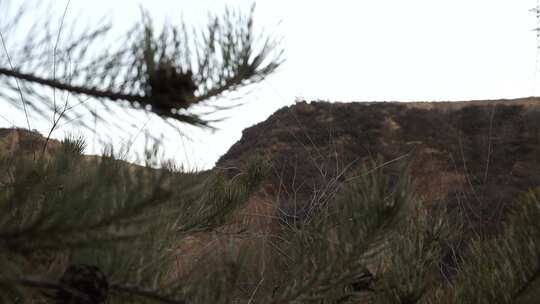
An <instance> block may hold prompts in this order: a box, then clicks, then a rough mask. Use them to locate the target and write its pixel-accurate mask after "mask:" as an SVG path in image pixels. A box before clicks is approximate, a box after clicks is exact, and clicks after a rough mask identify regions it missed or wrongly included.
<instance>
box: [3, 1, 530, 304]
mask: <svg viewBox="0 0 540 304" xmlns="http://www.w3.org/2000/svg"><path fill="white" fill-rule="evenodd" d="M19 17H20V16H15V17H14V18H13V20H12V21H13V22H8V23H7V24H8V25H9V26H7V27H6V28H7V29H11V28H13V27H15V25H16V24H17V20H18V18H19ZM108 30H109V27H107V26H104V27H99V28H97V29H94V30H90V31H87V32H85V33H84V34H83V35H82V36H76V37H73V39H72V41H71V42H70V43H67V44H66V45H67V46H66V47H65V48H60V49H55V54H54V57H56V56H58V57H62V56H68V55H69V56H70V58H71V59H72V60H73V62H75V63H77V65H76V66H74V67H73V68H72V69H68V68H67V66H64V65H63V63H59V65H58V66H57V63H56V60H55V61H54V72H53V75H52V77H51V76H50V75H47V73H46V69H47V68H50V66H49V62H47V61H44V60H43V57H44V56H45V53H43V50H41V49H40V48H37V47H36V46H39V45H41V44H43V43H44V42H47V41H48V40H50V39H51V35H50V32H45V34H44V35H43V36H39V35H37V36H29V38H28V39H27V40H25V45H24V46H23V47H22V48H21V49H20V52H19V53H18V54H20V57H19V58H10V57H9V56H6V59H5V60H4V59H2V60H0V75H3V76H4V77H2V78H1V80H0V83H1V84H2V85H3V87H4V88H5V89H6V90H7V91H11V93H9V92H2V93H1V94H2V96H3V97H5V98H6V99H7V100H10V101H11V102H13V103H19V101H22V103H19V104H20V105H21V106H23V107H25V105H28V106H29V107H30V108H31V109H32V110H35V111H37V112H42V111H44V110H47V109H48V110H50V111H53V112H54V113H55V114H56V113H60V114H58V115H64V114H65V115H67V114H66V111H65V110H66V108H64V111H58V106H57V104H56V100H54V98H53V99H52V100H48V99H47V97H46V96H43V94H41V93H40V92H38V91H36V90H35V88H34V89H30V88H29V87H25V89H26V90H25V92H26V93H28V94H27V97H28V98H23V99H22V100H19V99H17V98H15V97H14V94H13V92H19V93H21V86H20V84H19V82H22V83H26V84H28V83H30V84H39V85H42V86H45V87H49V88H53V89H55V90H64V91H68V92H70V93H72V94H75V95H76V96H78V97H80V96H90V97H94V98H98V99H99V100H101V101H102V102H104V103H105V104H106V103H107V102H111V101H119V100H123V101H126V102H128V103H129V105H130V106H133V107H139V108H143V107H144V108H146V106H148V107H149V109H150V111H152V112H153V113H155V114H157V115H159V116H160V117H163V118H164V119H169V118H173V119H176V120H180V121H183V122H186V123H188V124H193V125H196V126H208V121H205V120H204V119H202V118H201V117H199V116H197V115H196V114H193V113H189V111H188V110H190V109H191V107H192V106H193V105H196V104H198V103H200V102H204V101H207V100H209V99H210V98H212V97H217V96H221V95H222V94H224V93H226V92H230V91H234V90H237V89H239V88H240V87H242V86H245V85H247V84H250V83H253V82H257V81H260V80H261V79H263V78H264V77H265V76H267V75H269V74H271V73H273V72H274V71H275V70H276V68H277V67H279V65H280V64H281V62H282V61H281V52H279V51H277V52H275V47H276V42H275V40H273V39H271V38H267V39H266V38H265V39H263V40H262V45H261V46H260V48H259V49H257V48H256V47H255V42H256V39H255V35H254V33H253V20H252V17H251V15H250V16H248V17H245V16H243V15H238V14H235V13H233V12H231V11H228V12H227V13H226V14H225V15H224V17H222V18H215V19H212V22H211V23H210V25H209V26H208V28H207V29H206V31H205V32H203V33H202V34H201V35H200V36H198V39H195V40H190V39H189V38H188V35H187V31H186V30H185V27H181V28H176V27H168V26H166V27H165V29H164V30H163V31H162V32H161V33H159V34H155V31H154V29H153V27H152V24H151V21H150V19H149V18H148V16H146V15H145V17H144V21H143V23H142V25H138V26H136V27H135V28H134V29H133V30H132V31H130V32H129V33H128V35H126V42H124V43H122V44H120V48H118V49H110V50H108V51H105V52H104V53H101V54H98V55H97V56H94V57H91V56H90V57H88V56H89V55H88V53H87V50H88V48H89V47H90V46H91V45H93V44H94V43H95V42H96V41H98V39H102V37H103V36H102V35H104V34H106V33H107V32H108ZM2 40H3V39H2ZM190 41H191V42H190ZM126 45H127V46H128V47H127V48H123V47H122V46H126ZM4 46H5V45H4ZM87 59H89V60H90V61H88V60H87ZM14 62H15V63H17V64H16V65H13V63H14ZM59 62H61V61H59ZM4 64H6V65H4ZM217 109H219V107H218V108H217ZM84 148H85V141H84V140H83V139H82V138H76V137H75V138H67V139H66V140H64V141H63V143H62V145H61V149H60V150H59V151H57V152H55V153H52V154H51V155H46V154H45V153H42V154H38V155H33V157H32V155H23V154H10V155H0V270H1V271H0V301H1V302H2V303H88V304H97V303H112V304H115V303H118V304H120V303H177V304H178V303H182V304H183V303H275V304H278V303H324V304H331V303H402V304H409V303H516V302H517V303H535V300H536V298H538V293H537V290H538V286H537V285H538V277H539V276H540V245H539V244H540V239H539V236H540V225H539V222H538V220H537V219H538V218H539V216H540V190H539V189H538V188H536V189H533V190H531V191H529V192H528V193H526V194H524V195H523V197H521V198H519V199H518V200H516V202H515V204H514V205H513V209H512V212H511V214H510V215H509V216H508V219H507V222H506V223H505V228H504V230H503V231H502V233H500V234H499V235H498V236H496V237H490V238H488V237H486V236H484V235H477V236H475V238H474V239H473V240H469V239H466V236H465V235H464V233H463V230H462V226H463V225H462V224H463V223H462V219H461V218H460V214H459V213H453V212H450V211H448V210H446V209H445V207H444V206H433V205H432V204H430V202H424V201H422V200H421V199H420V198H419V197H417V195H416V194H415V191H414V184H413V183H412V181H411V177H410V174H409V169H408V166H407V163H403V164H402V166H401V167H400V168H398V169H395V168H394V169H392V170H390V168H389V166H387V165H385V164H388V163H384V162H383V161H382V160H378V161H375V162H372V163H366V164H364V166H363V167H362V169H361V170H359V172H358V173H357V174H356V175H355V176H353V177H351V178H348V179H347V180H346V181H345V182H341V181H340V182H337V178H336V179H335V180H332V181H330V182H329V184H328V187H326V188H325V200H324V202H323V203H320V200H313V201H316V202H318V203H317V204H316V205H312V206H308V207H309V212H307V213H306V215H305V217H303V218H301V219H300V218H295V219H294V220H291V221H288V220H285V221H284V222H282V223H280V224H279V225H276V226H277V227H278V228H277V229H272V230H270V231H269V232H268V233H266V234H264V233H262V234H263V235H262V236H261V235H257V236H255V235H250V234H243V232H242V231H240V232H236V233H232V234H230V235H227V233H226V232H228V230H227V229H226V228H227V227H228V226H229V225H230V220H231V219H232V218H233V217H234V216H235V215H236V212H237V211H239V210H240V209H241V208H242V207H243V206H245V204H246V202H247V201H248V199H249V198H250V196H251V195H252V194H253V193H254V192H255V191H256V190H257V189H258V187H259V185H260V183H261V181H262V180H263V179H264V178H265V176H266V174H267V171H268V169H269V166H270V165H269V164H267V163H266V162H265V161H263V160H261V159H257V158H255V159H253V160H252V161H251V162H250V163H249V165H248V166H247V168H246V169H245V171H244V172H243V173H242V174H239V175H237V176H234V177H232V178H230V177H227V176H226V175H225V174H224V172H220V171H219V170H214V171H211V172H192V173H189V172H184V171H182V170H179V169H177V168H175V167H174V166H172V165H169V166H163V168H162V169H160V170H155V169H151V168H149V167H139V166H135V165H130V164H128V163H127V162H125V161H123V160H122V159H121V158H120V157H118V155H117V154H115V153H114V152H113V151H112V150H111V151H110V152H108V153H105V154H104V155H102V156H101V157H100V158H90V157H87V156H84V155H83V152H84ZM273 228H275V227H273ZM197 234H206V235H218V236H219V237H220V238H222V240H224V242H223V243H224V246H221V247H219V246H218V247H216V249H215V252H212V253H213V255H211V256H210V257H200V260H199V261H197V262H196V263H195V262H194V265H192V266H193V271H188V272H187V273H182V274H180V271H179V269H178V268H177V267H176V264H175V263H176V258H177V257H178V256H179V255H182V254H186V253H189V252H187V251H189V246H188V248H187V249H186V248H181V247H180V244H183V243H185V242H186V240H188V239H189V238H190V237H193V236H195V235H197ZM245 237H247V238H252V239H251V240H249V242H239V241H238V240H241V239H242V238H245ZM463 242H465V243H466V244H467V246H463V247H464V248H465V249H460V248H458V246H457V245H456V244H458V243H463Z"/></svg>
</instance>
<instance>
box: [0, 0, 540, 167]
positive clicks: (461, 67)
mask: <svg viewBox="0 0 540 304" xmlns="http://www.w3.org/2000/svg"><path fill="white" fill-rule="evenodd" d="M17 1H23V0H12V2H15V3H16V2H17ZM50 1H51V3H54V5H55V6H57V7H58V9H59V12H58V14H57V17H58V18H59V19H60V17H61V10H62V9H63V7H64V6H65V4H66V3H67V0H66V1H64V0H54V1H52V0H50ZM0 2H1V1H0ZM44 2H45V1H44ZM252 3H253V1H247V0H246V1H244V0H230V1H225V0H191V1H189V0H153V1H150V0H145V1H141V0H139V1H135V0H93V1H87V0H84V1H83V0H72V1H71V2H70V6H69V11H68V14H73V15H77V16H81V18H80V20H82V21H81V22H91V20H93V19H95V18H97V17H100V16H104V15H105V16H109V17H111V18H112V20H113V24H114V26H115V30H118V32H119V33H120V32H121V31H122V30H123V29H126V28H128V27H130V25H132V24H133V23H134V22H137V21H138V20H140V6H142V7H144V8H146V9H147V10H148V11H149V12H150V14H151V16H152V17H153V18H154V19H155V20H156V21H163V20H165V19H168V20H169V21H170V22H171V23H175V22H176V21H178V20H180V19H181V18H183V19H184V20H185V21H186V22H187V23H188V24H192V25H201V26H202V25H204V24H206V21H207V14H208V12H214V13H220V12H222V11H223V9H224V8H225V7H226V6H229V7H232V8H240V9H243V10H245V11H248V9H249V7H250V6H251V4H252ZM536 5H537V2H536V1H535V0H519V1H518V0H444V1H443V0H407V1H403V0H356V1H352V0H350V1H345V0H333V1H329V0H328V1H322V0H288V1H286V0H259V1H256V10H255V23H256V25H257V26H258V27H259V28H263V29H264V31H265V32H267V33H275V34H276V35H278V36H282V37H283V43H282V47H283V48H284V49H285V57H286V62H285V63H284V65H283V66H282V68H281V69H280V70H279V71H278V72H277V73H276V74H275V75H273V76H272V77H270V78H268V79H267V80H266V81H264V82H263V83H261V84H260V85H258V86H256V87H254V88H253V90H251V91H252V92H251V93H250V94H248V95H246V96H244V98H243V100H242V101H243V102H246V103H247V104H246V105H244V106H242V107H240V108H237V109H236V110H234V111H232V112H229V113H227V116H229V117H230V118H228V119H227V120H226V121H225V122H223V123H220V124H218V125H217V126H218V127H219V128H220V131H217V132H214V133H210V132H202V131H197V130H191V131H189V134H188V135H191V137H192V140H191V141H190V140H186V139H180V138H178V136H177V135H176V134H170V136H167V138H166V140H165V142H164V143H163V150H164V153H165V156H166V157H173V158H175V159H176V160H177V161H178V162H181V163H184V164H188V165H189V166H191V167H197V168H210V167H212V166H213V165H214V163H215V161H216V160H217V159H218V157H219V156H220V155H222V154H223V153H225V152H226V151H227V150H228V149H229V147H230V146H231V145H232V144H233V143H234V142H236V141H237V140H238V139H239V138H240V136H241V131H242V130H243V129H244V128H246V127H249V126H251V125H253V124H255V123H257V122H260V121H263V120H265V119H266V118H267V117H268V116H269V115H270V114H272V113H273V112H275V111H276V110H277V109H279V108H281V107H283V106H285V105H290V104H293V103H294V101H295V99H296V98H303V99H306V100H319V99H322V100H329V101H343V102H347V101H446V100H470V99H499V98H516V97H525V96H531V95H534V94H536V92H537V91H539V90H537V89H535V87H538V88H540V86H538V85H537V84H535V63H536V57H537V50H536V49H537V45H536V44H537V41H536V34H535V33H534V32H533V31H532V29H534V28H535V27H536V24H537V21H536V18H535V16H534V14H532V13H531V12H529V9H531V8H532V7H535V6H536ZM2 55H3V54H2ZM537 78H538V79H539V80H540V77H537ZM3 109H4V108H2V107H0V111H7V110H3ZM10 117H12V118H13V120H15V124H17V125H19V126H25V122H24V121H22V120H21V119H17V118H15V117H20V116H16V115H11V116H10ZM154 123H155V124H158V122H153V121H151V122H150V123H149V124H148V126H147V128H150V129H151V128H152V126H153V124H154ZM7 125H9V124H8V123H7V122H5V121H2V120H0V126H7ZM43 128H45V129H46V126H45V127H43ZM38 129H39V128H38ZM40 131H44V130H40ZM71 131H72V130H71ZM54 135H55V136H56V137H60V138H61V137H62V136H63V132H61V131H59V132H57V133H55V134H54ZM263 136H264V135H263ZM116 140H120V141H121V140H122V139H116ZM124 140H125V139H124ZM137 142H139V146H140V145H142V142H141V139H137ZM89 149H90V151H89V152H90V153H93V152H94V153H95V152H98V151H99V150H101V149H102V147H99V146H97V147H96V146H90V147H89ZM185 155H187V158H188V159H187V160H186V157H185Z"/></svg>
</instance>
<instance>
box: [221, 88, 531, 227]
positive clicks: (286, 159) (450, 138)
mask: <svg viewBox="0 0 540 304" xmlns="http://www.w3.org/2000/svg"><path fill="white" fill-rule="evenodd" d="M255 154H259V155H263V156H264V157H266V158H267V159H269V160H270V161H271V162H272V163H273V166H274V174H273V176H271V177H270V178H269V179H268V180H267V184H266V186H265V189H264V190H265V193H266V194H267V195H268V197H267V198H266V199H265V201H266V203H267V204H278V205H279V207H280V210H279V212H277V213H276V212H274V214H273V215H277V216H278V217H279V216H281V215H283V214H285V213H286V215H287V216H290V215H291V213H294V214H293V216H302V212H304V211H302V210H305V208H303V206H306V205H309V204H310V203H312V202H313V201H314V198H316V199H323V198H322V194H321V193H320V190H321V189H322V188H323V187H324V185H328V183H329V181H333V180H337V181H343V180H345V179H346V178H348V177H350V176H352V175H353V174H354V173H355V170H354V169H355V168H357V167H358V166H359V165H360V164H361V163H362V162H364V161H366V160H368V159H373V158H376V157H377V156H380V157H382V159H383V161H385V162H390V163H389V167H394V166H395V164H397V163H399V161H398V160H404V159H405V158H406V157H405V156H407V157H409V159H410V161H411V166H412V174H413V178H414V181H415V184H416V187H417V190H418V194H419V195H420V197H421V198H422V199H423V200H424V201H425V202H428V203H434V204H447V206H450V207H451V208H460V209H461V210H463V211H464V212H465V213H466V215H467V217H468V219H469V221H468V223H469V228H470V229H474V230H477V229H481V230H484V229H485V228H496V227H497V226H498V225H497V223H500V221H501V218H503V217H504V211H505V209H506V208H507V207H508V206H509V204H510V203H511V202H512V201H514V199H515V197H516V195H518V194H519V193H520V192H523V191H526V190H527V189H528V188H530V187H535V186H538V185H540V174H538V172H540V99H538V98H526V99H516V100H494V101H469V102H414V103H396V102H380V103H377V102H374V103H360V102H356V103H328V102H311V103H306V102H300V103H297V104H296V105H293V106H290V107H285V108H282V109H280V110H278V111H277V112H276V113H274V114H273V115H272V116H270V117H269V118H268V119H267V120H266V121H264V122H261V123H259V124H257V125H255V126H253V127H251V128H248V129H246V130H244V132H243V134H242V138H241V139H240V141H238V142H237V143H236V144H235V145H234V146H232V148H231V149H230V150H229V151H228V152H227V153H226V154H225V155H223V156H222V157H221V158H220V160H219V161H218V162H217V167H222V168H242V166H243V165H244V164H245V161H246V159H247V158H249V157H250V156H252V155H255ZM394 160H395V161H394ZM233 171H234V170H233ZM341 173H344V174H343V176H341ZM335 177H338V178H335ZM257 200H258V201H259V200H260V198H258V199H257ZM252 208H255V206H252ZM267 215H269V214H267ZM488 230H491V229H488Z"/></svg>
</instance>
